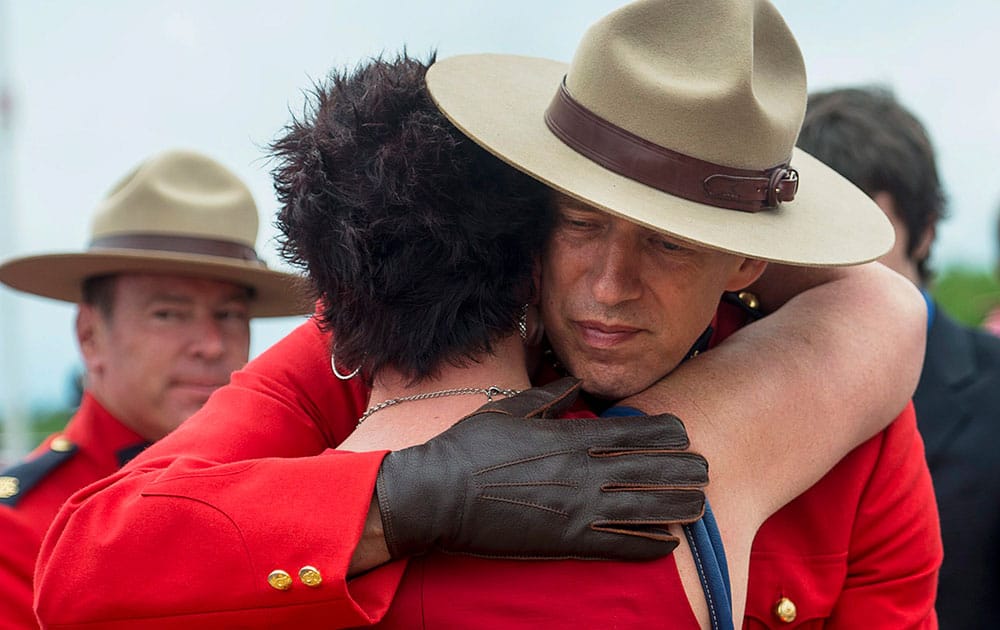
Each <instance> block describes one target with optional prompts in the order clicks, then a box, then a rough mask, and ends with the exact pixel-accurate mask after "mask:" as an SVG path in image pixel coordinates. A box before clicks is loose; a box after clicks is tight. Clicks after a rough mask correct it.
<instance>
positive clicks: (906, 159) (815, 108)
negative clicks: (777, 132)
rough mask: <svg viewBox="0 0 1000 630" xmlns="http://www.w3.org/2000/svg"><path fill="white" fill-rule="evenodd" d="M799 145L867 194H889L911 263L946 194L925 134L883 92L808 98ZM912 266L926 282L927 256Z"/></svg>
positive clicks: (839, 92)
mask: <svg viewBox="0 0 1000 630" xmlns="http://www.w3.org/2000/svg"><path fill="white" fill-rule="evenodd" d="M798 146H799V147H801V148H802V149H804V150H805V151H807V152H808V153H810V154H812V155H814V156H815V157H816V158H818V159H820V160H822V161H823V162H825V163H826V164H827V165H829V166H830V167H832V168H833V169H834V170H836V171H837V172H838V173H840V174H841V175H843V176H844V177H846V178H847V179H849V180H850V181H851V182H852V183H853V184H854V185H855V186H857V187H858V188H860V189H861V190H863V191H865V192H866V193H868V195H869V196H874V195H875V194H876V193H879V192H886V193H889V194H890V195H892V199H893V201H894V202H895V204H896V210H897V211H898V213H899V216H900V219H902V220H903V222H904V223H905V225H906V229H907V232H908V233H909V242H908V243H907V244H906V253H907V255H908V256H909V257H910V258H911V260H912V259H913V254H914V252H915V250H916V248H917V246H918V245H919V244H920V239H921V237H922V236H923V234H924V233H925V231H926V230H927V229H928V228H930V227H933V226H934V225H935V224H936V223H937V222H938V220H940V219H941V218H943V216H944V212H945V210H944V205H945V196H944V191H943V190H942V188H941V180H940V179H939V178H938V171H937V165H936V162H935V158H934V148H933V146H932V145H931V141H930V138H929V137H928V135H927V131H926V130H925V129H924V127H923V125H921V124H920V121H919V120H917V118H916V117H915V116H914V115H913V114H912V113H910V112H909V111H907V110H906V108H904V107H903V106H902V105H900V104H899V103H898V102H897V101H896V99H895V97H894V96H893V94H892V92H891V91H889V90H887V89H885V88H880V87H866V88H847V89H839V90H831V91H828V92H818V93H815V94H811V95H810V96H809V104H808V107H807V109H806V116H805V121H804V122H803V124H802V132H801V133H800V134H799V140H798ZM914 262H915V263H916V264H917V271H918V272H919V273H920V278H921V280H922V281H926V280H927V279H928V276H929V271H928V269H927V266H926V262H927V261H926V257H923V258H921V259H920V260H914Z"/></svg>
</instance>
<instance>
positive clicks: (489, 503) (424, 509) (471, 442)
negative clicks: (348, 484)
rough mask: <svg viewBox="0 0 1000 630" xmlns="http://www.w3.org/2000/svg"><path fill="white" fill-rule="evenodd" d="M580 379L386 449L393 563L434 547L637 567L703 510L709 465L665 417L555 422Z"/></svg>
mask: <svg viewBox="0 0 1000 630" xmlns="http://www.w3.org/2000/svg"><path fill="white" fill-rule="evenodd" d="M578 391H579V382H578V381H576V380H574V379H568V378H567V379H562V380H560V381H557V382H555V383H552V384H550V385H548V386H546V387H542V388H535V389H531V390H527V391H525V392H523V393H521V394H519V395H517V396H513V397H511V398H508V399H505V400H500V401H495V402H492V403H488V404H487V405H485V406H484V407H482V408H481V409H479V410H478V411H476V412H475V413H473V414H471V415H469V416H467V417H466V418H464V419H463V420H462V421H460V422H459V423H457V424H456V425H455V426H453V427H452V428H450V429H448V430H447V431H445V432H444V433H442V434H441V435H439V436H437V437H435V438H433V439H431V440H430V441H428V442H427V443H426V444H422V445H419V446H414V447H410V448H407V449H403V450H401V451H396V452H393V453H390V454H389V455H387V456H386V458H385V459H384V460H383V462H382V467H381V469H380V470H379V474H378V481H377V484H376V492H377V496H378V507H379V509H380V511H381V513H382V524H383V528H384V530H385V539H386V543H387V545H388V548H389V552H390V553H391V554H392V557H393V558H399V557H403V556H407V555H411V554H416V553H421V552H424V551H427V550H429V549H431V548H437V549H441V550H444V551H451V552H458V553H468V554H474V555H481V556H489V557H502V558H519V559H543V558H544V559H552V558H580V559H612V560H645V559H652V558H657V557H660V556H664V555H667V554H669V553H670V552H671V551H673V550H674V548H675V547H676V546H677V543H678V540H677V538H676V536H674V535H672V534H671V533H670V532H669V531H668V529H667V527H668V526H669V525H671V524H679V523H689V522H692V521H695V520H697V519H698V518H700V517H701V515H702V513H703V511H704V504H705V494H704V487H705V486H706V485H707V483H708V463H707V462H706V461H705V458H703V457H702V456H701V455H698V454H696V453H691V452H688V451H687V448H688V437H687V433H686V431H685V429H684V425H683V424H682V423H681V421H680V420H679V419H677V418H676V417H674V416H672V415H669V414H661V415H656V416H632V417H621V418H580V419H559V418H556V417H555V416H557V415H559V414H560V413H561V412H562V411H563V410H565V409H566V408H568V407H569V405H570V404H571V403H572V402H573V401H574V400H575V399H576V396H577V393H578Z"/></svg>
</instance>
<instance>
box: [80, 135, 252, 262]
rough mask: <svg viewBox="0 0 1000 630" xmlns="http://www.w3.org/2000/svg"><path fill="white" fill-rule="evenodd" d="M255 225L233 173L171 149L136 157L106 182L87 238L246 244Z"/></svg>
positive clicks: (247, 198)
mask: <svg viewBox="0 0 1000 630" xmlns="http://www.w3.org/2000/svg"><path fill="white" fill-rule="evenodd" d="M257 228H258V218H257V206H256V204H255V203H254V200H253V196H252V195H251V193H250V190H249V189H248V188H247V187H246V185H245V184H243V182H242V181H240V179H239V178H237V177H236V175H234V174H233V173H232V172H230V171H229V170H228V169H227V168H226V167H224V166H223V165H222V164H219V163H218V162H216V161H215V160H213V159H211V158H209V157H207V156H204V155H201V154H199V153H196V152H194V151H185V150H171V151H166V152H163V153H160V154H157V155H155V156H153V157H151V158H149V159H147V160H146V161H144V162H142V163H141V164H139V166H137V167H136V168H135V169H133V170H132V171H131V172H130V173H129V174H127V175H126V176H125V177H123V178H122V179H121V180H120V181H118V183H116V184H115V185H114V186H113V187H112V188H111V190H110V191H109V192H108V194H107V196H106V197H105V198H104V199H103V200H102V201H101V203H100V204H99V205H98V207H97V212H96V213H95V216H94V219H93V222H92V224H91V240H97V239H100V238H102V237H107V236H121V235H128V234H143V235H149V234H157V235H166V236H183V237H194V238H203V239H210V240H215V241H226V242H233V243H239V244H241V245H246V246H247V247H250V248H251V249H252V248H253V247H254V245H255V244H256V241H257Z"/></svg>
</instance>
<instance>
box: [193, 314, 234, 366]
mask: <svg viewBox="0 0 1000 630" xmlns="http://www.w3.org/2000/svg"><path fill="white" fill-rule="evenodd" d="M190 348H191V352H192V354H194V355H195V356H198V357H200V358H203V359H207V360H215V359H218V358H220V357H221V356H222V355H223V354H225V351H226V337H225V333H224V331H223V329H222V323H221V322H219V321H218V320H217V319H216V318H215V317H213V316H211V315H204V316H199V317H197V318H195V323H194V324H193V326H192V330H191V344H190Z"/></svg>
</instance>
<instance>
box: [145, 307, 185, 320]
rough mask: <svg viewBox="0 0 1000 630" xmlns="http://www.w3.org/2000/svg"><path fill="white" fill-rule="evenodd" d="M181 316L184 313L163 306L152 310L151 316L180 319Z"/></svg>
mask: <svg viewBox="0 0 1000 630" xmlns="http://www.w3.org/2000/svg"><path fill="white" fill-rule="evenodd" d="M183 316H184V314H183V313H182V312H181V311H177V310H173V309H166V308H164V309H158V310H155V311H153V317H154V318H156V319H163V320H175V319H181V318H182V317H183Z"/></svg>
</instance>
